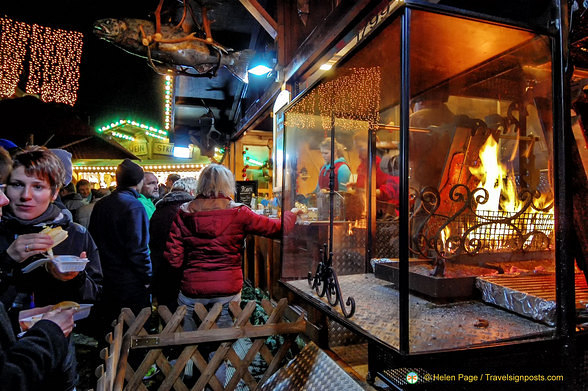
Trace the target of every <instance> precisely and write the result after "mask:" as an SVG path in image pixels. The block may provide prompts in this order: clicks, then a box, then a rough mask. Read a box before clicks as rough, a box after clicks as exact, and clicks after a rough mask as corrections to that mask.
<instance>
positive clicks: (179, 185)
mask: <svg viewBox="0 0 588 391" xmlns="http://www.w3.org/2000/svg"><path fill="white" fill-rule="evenodd" d="M197 187H198V180H197V179H196V178H194V177H186V178H180V179H176V181H175V182H174V184H173V185H172V188H171V191H185V192H186V193H190V194H194V193H196V189H197Z"/></svg>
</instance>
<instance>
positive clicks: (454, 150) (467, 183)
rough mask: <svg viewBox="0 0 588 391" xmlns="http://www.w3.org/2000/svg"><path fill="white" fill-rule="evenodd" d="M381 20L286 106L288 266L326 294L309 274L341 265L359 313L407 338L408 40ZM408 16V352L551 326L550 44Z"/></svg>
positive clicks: (294, 282)
mask: <svg viewBox="0 0 588 391" xmlns="http://www.w3.org/2000/svg"><path fill="white" fill-rule="evenodd" d="M385 24H386V25H385V26H381V29H380V31H375V32H374V33H373V34H372V36H370V38H369V42H366V43H363V44H361V45H360V47H359V48H358V49H356V50H355V52H353V53H352V54H351V55H350V57H349V58H346V59H344V61H342V62H340V63H339V65H338V66H337V67H336V68H334V69H333V70H331V71H330V73H328V74H326V75H325V78H324V79H323V80H322V81H321V82H320V83H318V84H317V85H316V86H315V87H313V88H312V89H311V90H310V91H309V92H308V93H306V94H305V95H304V96H302V97H299V98H297V100H296V101H295V102H294V103H293V104H292V105H291V106H289V107H288V108H287V109H285V111H284V121H283V123H284V141H285V145H284V154H283V157H284V162H285V170H284V183H285V186H284V189H283V191H284V196H283V200H284V208H285V210H288V209H290V208H292V207H294V206H300V207H303V208H306V213H305V214H304V216H303V218H302V219H301V221H299V222H298V224H297V226H296V228H295V230H294V231H292V232H289V233H286V234H285V236H284V242H283V245H284V247H283V248H284V251H283V255H282V256H283V264H282V266H283V269H282V278H283V280H288V284H289V285H290V286H291V287H294V288H296V289H297V290H298V291H299V292H301V294H305V295H308V296H309V298H310V299H311V300H322V301H323V303H324V304H325V305H327V304H326V302H327V299H326V298H325V297H319V295H317V292H315V291H313V290H312V289H310V288H309V284H308V281H307V280H306V279H307V276H308V273H309V272H310V273H311V275H316V274H315V273H316V271H317V265H319V263H320V262H321V261H323V262H325V263H327V264H331V263H332V266H333V269H334V270H335V272H336V273H337V275H338V278H339V283H340V288H341V299H342V300H343V301H344V302H346V300H347V297H349V296H351V297H353V298H354V299H355V304H356V313H355V315H354V316H353V317H351V318H349V320H350V321H351V322H354V323H355V325H356V326H357V329H358V330H362V331H363V332H364V334H365V335H367V336H369V337H370V338H375V339H377V340H378V341H380V342H382V343H383V344H385V345H387V346H389V347H392V348H395V349H398V348H399V339H398V332H399V329H398V327H399V312H398V308H399V300H398V290H397V288H398V286H397V281H398V254H399V243H398V236H399V225H398V219H397V216H398V213H397V208H398V182H399V178H398V172H399V154H398V151H399V148H398V147H399V145H400V144H401V140H400V137H399V135H400V132H399V130H400V125H401V124H400V107H399V105H400V52H399V51H400V47H401V46H400V42H401V41H400V22H399V20H395V21H386V22H385ZM410 29H411V30H410V45H411V49H410V53H409V56H410V57H409V59H410V67H411V68H410V95H411V102H410V105H411V107H410V110H411V114H410V124H409V140H408V142H409V151H410V156H409V162H408V163H409V178H408V180H409V187H410V190H409V191H410V194H409V208H410V210H409V215H410V227H409V229H410V232H409V236H410V254H411V259H410V261H409V264H410V267H409V284H410V286H409V288H410V291H411V294H410V299H409V300H410V302H409V309H410V310H409V312H410V313H409V316H410V330H409V338H410V340H409V349H410V352H411V353H415V352H416V353H418V352H428V351H435V350H445V349H461V348H465V347H470V346H474V345H481V344H488V343H496V342H501V341H506V340H511V339H523V340H524V339H531V338H537V337H546V338H549V337H551V336H552V335H553V334H554V323H555V312H554V311H555V309H554V308H555V306H554V305H553V304H554V303H553V301H554V300H555V299H554V297H555V283H554V281H555V276H554V264H555V260H554V248H555V243H554V239H553V238H554V235H553V207H552V205H553V187H552V183H553V181H552V175H553V174H552V167H553V164H552V145H551V140H552V137H553V130H552V116H553V114H552V96H551V91H552V80H551V68H552V65H551V48H550V41H549V39H548V38H547V37H544V36H540V35H536V34H533V33H530V32H528V31H522V30H518V29H513V28H507V27H504V26H499V25H496V24H487V23H483V22H479V21H473V20H469V19H460V18H456V17H449V16H446V15H439V14H432V13H428V12H425V11H414V10H412V11H411V21H410ZM331 167H334V170H331ZM331 172H332V173H333V174H332V177H331ZM507 201H508V202H507ZM331 210H332V212H331ZM331 243H332V244H331ZM325 244H327V250H331V251H332V257H331V258H329V256H328V253H329V251H327V252H326V253H321V249H322V248H324V245H325ZM324 254H327V256H325V255H324ZM527 279H530V281H528V280H527ZM527 282H529V283H530V284H531V285H525V284H526V283H527ZM512 283H516V284H520V285H518V286H511V285H509V284H512ZM516 284H515V285H516ZM537 284H539V285H540V286H541V287H546V288H545V289H544V291H541V292H540V293H535V291H533V292H531V289H534V288H531V287H532V286H536V285H537ZM521 286H522V287H523V288H521ZM525 287H527V288H525ZM319 288H320V289H318V293H322V294H323V295H325V294H326V296H328V293H329V292H330V291H327V292H325V291H322V292H321V290H322V289H323V287H322V286H321V287H319ZM494 288H496V289H497V290H498V291H499V292H502V293H503V294H502V295H500V296H497V295H493V294H492V292H494V291H495V290H494ZM517 289H518V290H520V289H523V292H524V293H526V294H525V295H516V293H515V291H516V290H517ZM530 293H533V294H536V296H532V295H530ZM521 297H524V298H523V299H521ZM531 299H532V300H531ZM335 301H336V300H331V302H335ZM513 303H514V304H513ZM338 304H339V303H338ZM448 304H449V305H448ZM543 304H546V305H545V306H543ZM509 306H510V307H509ZM546 307H547V308H550V310H547V311H544V310H543V308H546ZM341 308H342V307H341V306H340V305H335V307H334V308H333V309H334V311H337V312H338V313H339V315H345V314H346V313H348V311H349V310H350V308H349V307H348V306H344V307H343V310H342V309H341ZM519 308H524V309H525V311H522V310H519ZM517 311H518V312H517ZM329 332H330V331H329Z"/></svg>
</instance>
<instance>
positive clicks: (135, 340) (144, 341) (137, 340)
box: [131, 337, 159, 348]
mask: <svg viewBox="0 0 588 391" xmlns="http://www.w3.org/2000/svg"><path fill="white" fill-rule="evenodd" d="M158 345H159V337H131V348H144V347H150V346H158Z"/></svg>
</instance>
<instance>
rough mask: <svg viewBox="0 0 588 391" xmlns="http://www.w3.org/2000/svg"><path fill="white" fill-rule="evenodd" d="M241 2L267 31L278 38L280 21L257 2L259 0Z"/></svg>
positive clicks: (243, 0) (242, 0)
mask: <svg viewBox="0 0 588 391" xmlns="http://www.w3.org/2000/svg"><path fill="white" fill-rule="evenodd" d="M239 1H240V2H241V4H243V6H244V7H245V8H246V9H247V11H249V13H250V14H251V16H253V17H254V18H255V20H257V22H258V23H259V24H260V25H261V27H263V28H264V30H265V31H267V33H268V34H269V35H270V36H271V37H272V39H276V37H277V36H278V23H277V22H276V21H275V20H274V19H273V18H272V17H271V16H270V14H268V13H267V11H266V10H265V9H264V8H263V7H262V6H261V5H260V4H259V3H258V2H257V0H239Z"/></svg>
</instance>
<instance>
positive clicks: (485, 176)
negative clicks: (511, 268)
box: [411, 135, 554, 259]
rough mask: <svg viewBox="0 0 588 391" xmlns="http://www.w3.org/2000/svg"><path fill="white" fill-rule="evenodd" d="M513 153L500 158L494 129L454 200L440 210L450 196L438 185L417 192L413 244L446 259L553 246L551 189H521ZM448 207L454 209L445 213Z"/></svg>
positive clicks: (424, 252)
mask: <svg viewBox="0 0 588 391" xmlns="http://www.w3.org/2000/svg"><path fill="white" fill-rule="evenodd" d="M513 156H515V154H514V153H513V154H512V155H511V156H507V157H506V159H501V156H500V148H499V143H498V142H497V141H496V139H495V138H494V136H493V135H490V136H488V138H487V139H486V141H485V142H484V144H483V145H482V146H481V148H480V150H479V154H478V157H479V159H476V161H475V162H472V164H471V165H469V167H468V169H469V177H470V179H469V180H468V182H469V183H470V185H469V186H468V185H467V184H463V183H458V184H456V185H454V186H453V187H452V188H451V190H450V191H449V192H448V193H446V194H447V196H448V198H449V200H450V201H451V202H452V205H451V207H445V208H444V210H443V211H441V212H440V211H439V207H440V206H441V205H443V206H445V205H446V203H447V200H443V199H442V195H441V193H440V192H439V191H438V190H437V189H434V188H431V187H428V188H425V189H423V190H422V191H421V192H420V193H416V192H413V193H412V196H413V198H414V199H415V209H414V212H413V214H412V218H411V223H412V225H413V232H415V230H416V234H415V235H413V248H412V250H413V251H414V252H416V253H418V254H420V255H422V256H425V257H427V258H437V257H440V258H445V259H450V258H455V257H457V256H461V255H477V254H481V253H501V252H528V251H544V250H549V249H550V247H551V246H552V243H553V229H554V218H553V211H554V208H553V197H552V195H551V193H549V192H544V193H540V192H539V191H537V190H535V191H533V192H532V191H530V190H527V189H523V190H521V191H517V189H518V188H519V186H517V176H516V172H515V171H516V170H515V169H516V167H515V166H516V160H515V159H514V158H513ZM502 161H505V162H504V163H503V162H502ZM471 179H474V181H472V180H471ZM476 183H477V184H476ZM444 194H445V193H444ZM446 211H451V212H452V213H450V214H445V213H442V212H446Z"/></svg>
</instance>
